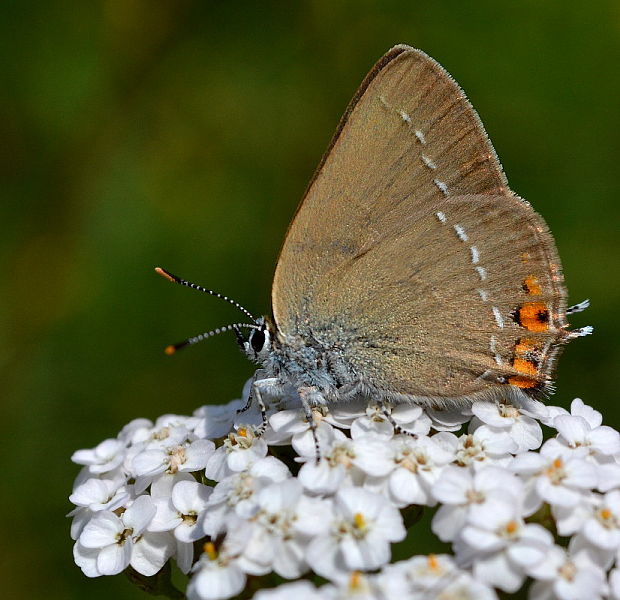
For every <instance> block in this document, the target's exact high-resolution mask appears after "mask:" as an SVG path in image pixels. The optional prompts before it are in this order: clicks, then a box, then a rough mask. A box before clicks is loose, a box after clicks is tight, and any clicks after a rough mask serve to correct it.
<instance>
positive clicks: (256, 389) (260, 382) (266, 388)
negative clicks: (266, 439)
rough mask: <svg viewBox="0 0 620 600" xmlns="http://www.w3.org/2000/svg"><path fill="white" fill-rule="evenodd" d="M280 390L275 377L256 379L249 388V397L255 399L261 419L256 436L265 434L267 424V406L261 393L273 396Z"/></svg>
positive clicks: (278, 381)
mask: <svg viewBox="0 0 620 600" xmlns="http://www.w3.org/2000/svg"><path fill="white" fill-rule="evenodd" d="M257 373H258V371H257ZM255 377H256V375H255ZM281 389H282V385H281V382H280V380H279V379H278V378H277V377H265V378H264V379H258V378H256V379H255V380H254V382H253V383H252V387H251V388H250V397H252V396H254V397H256V402H257V403H258V408H259V410H260V414H261V418H262V423H261V425H260V427H259V428H258V430H257V432H256V434H257V435H259V436H260V435H263V433H265V429H267V424H268V421H267V406H266V404H265V401H264V400H263V393H268V394H270V395H275V394H277V393H278V392H279V391H280V390H281Z"/></svg>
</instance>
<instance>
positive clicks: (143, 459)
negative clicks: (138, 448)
mask: <svg viewBox="0 0 620 600" xmlns="http://www.w3.org/2000/svg"><path fill="white" fill-rule="evenodd" d="M165 460H166V453H165V452H164V450H144V451H143V452H140V454H137V455H136V456H134V459H133V461H132V465H131V466H132V469H133V472H134V474H135V475H137V476H140V475H157V473H163V472H164V471H165V470H166V465H165Z"/></svg>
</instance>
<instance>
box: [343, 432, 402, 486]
mask: <svg viewBox="0 0 620 600" xmlns="http://www.w3.org/2000/svg"><path fill="white" fill-rule="evenodd" d="M354 452H355V459H354V460H353V464H355V466H357V467H358V468H359V469H361V470H362V471H364V473H367V474H368V475H371V476H373V477H383V476H385V475H387V474H388V473H389V472H390V471H392V470H393V469H394V467H395V463H394V452H393V450H392V447H391V445H390V443H389V440H386V439H384V438H373V437H370V436H365V437H362V438H360V439H357V440H356V442H355V443H354Z"/></svg>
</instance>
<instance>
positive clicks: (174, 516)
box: [148, 498, 183, 531]
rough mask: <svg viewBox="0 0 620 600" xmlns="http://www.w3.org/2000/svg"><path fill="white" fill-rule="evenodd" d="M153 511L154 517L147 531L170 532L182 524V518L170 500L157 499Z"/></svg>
mask: <svg viewBox="0 0 620 600" xmlns="http://www.w3.org/2000/svg"><path fill="white" fill-rule="evenodd" d="M155 509H156V512H155V516H154V517H153V519H152V520H151V522H150V523H149V526H148V529H149V531H170V530H171V529H174V528H175V527H178V526H179V525H180V524H181V523H182V522H183V518H182V517H181V515H180V514H179V511H178V510H177V509H176V508H175V506H174V504H172V500H170V499H165V498H157V500H155Z"/></svg>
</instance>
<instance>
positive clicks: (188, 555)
mask: <svg viewBox="0 0 620 600" xmlns="http://www.w3.org/2000/svg"><path fill="white" fill-rule="evenodd" d="M193 560H194V544H193V543H191V542H189V543H187V542H181V541H178V540H177V552H176V561H177V566H178V567H179V569H180V570H181V572H182V573H185V574H187V573H189V571H190V569H191V568H192V562H193Z"/></svg>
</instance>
